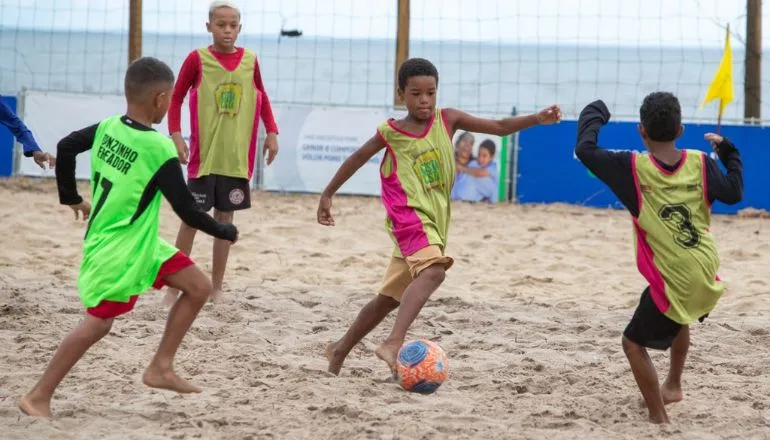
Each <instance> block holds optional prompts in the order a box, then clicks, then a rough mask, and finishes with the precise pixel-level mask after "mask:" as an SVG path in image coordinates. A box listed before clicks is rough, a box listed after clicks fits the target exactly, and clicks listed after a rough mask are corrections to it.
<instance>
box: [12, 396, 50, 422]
mask: <svg viewBox="0 0 770 440" xmlns="http://www.w3.org/2000/svg"><path fill="white" fill-rule="evenodd" d="M19 409H20V410H21V412H23V413H24V414H26V415H28V416H32V417H51V401H50V400H47V399H45V400H35V399H34V398H33V397H31V396H30V395H29V394H27V395H26V396H24V397H22V398H21V400H19Z"/></svg>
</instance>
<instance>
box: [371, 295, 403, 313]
mask: <svg viewBox="0 0 770 440" xmlns="http://www.w3.org/2000/svg"><path fill="white" fill-rule="evenodd" d="M371 304H372V307H374V308H376V309H378V310H380V309H384V310H389V311H393V310H396V309H397V308H398V306H399V305H400V304H401V303H399V302H398V301H396V300H395V299H393V298H391V297H389V296H386V295H383V294H379V295H377V296H376V297H375V298H374V299H373V300H372V301H371Z"/></svg>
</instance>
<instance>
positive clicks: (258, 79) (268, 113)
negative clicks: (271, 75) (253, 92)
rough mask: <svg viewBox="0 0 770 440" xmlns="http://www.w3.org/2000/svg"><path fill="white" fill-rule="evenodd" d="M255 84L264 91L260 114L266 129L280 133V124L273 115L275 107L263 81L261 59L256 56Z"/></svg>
mask: <svg viewBox="0 0 770 440" xmlns="http://www.w3.org/2000/svg"><path fill="white" fill-rule="evenodd" d="M254 85H256V86H257V90H259V91H260V92H262V108H261V109H260V112H259V114H260V116H261V117H262V122H264V123H265V131H266V132H268V133H275V134H278V125H277V124H276V123H275V116H273V107H272V106H271V105H270V98H268V97H267V92H266V91H265V85H264V84H263V83H262V73H261V72H260V70H259V60H257V59H256V58H255V59H254Z"/></svg>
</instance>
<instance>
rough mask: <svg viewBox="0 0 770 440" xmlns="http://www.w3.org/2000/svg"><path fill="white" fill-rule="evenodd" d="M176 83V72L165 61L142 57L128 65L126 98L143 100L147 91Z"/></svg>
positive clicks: (125, 85)
mask: <svg viewBox="0 0 770 440" xmlns="http://www.w3.org/2000/svg"><path fill="white" fill-rule="evenodd" d="M173 85H174V72H173V71H172V70H171V68H170V67H168V65H167V64H166V63H164V62H163V61H161V60H159V59H157V58H153V57H141V58H139V59H137V60H134V61H133V62H132V63H131V64H129V65H128V70H126V79H125V83H124V87H125V93H126V99H128V100H129V101H135V102H141V101H143V100H144V99H145V98H146V96H144V95H145V94H146V92H147V91H149V90H153V89H155V88H157V87H159V86H163V87H166V86H170V87H173Z"/></svg>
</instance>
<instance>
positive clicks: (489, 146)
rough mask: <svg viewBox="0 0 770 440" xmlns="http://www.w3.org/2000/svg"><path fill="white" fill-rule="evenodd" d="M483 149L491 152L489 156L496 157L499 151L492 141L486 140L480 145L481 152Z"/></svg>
mask: <svg viewBox="0 0 770 440" xmlns="http://www.w3.org/2000/svg"><path fill="white" fill-rule="evenodd" d="M482 148H486V149H487V150H488V151H489V155H490V156H492V157H495V150H497V146H496V145H495V142H494V141H493V140H492V139H484V140H483V141H481V144H479V150H481V149H482Z"/></svg>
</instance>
